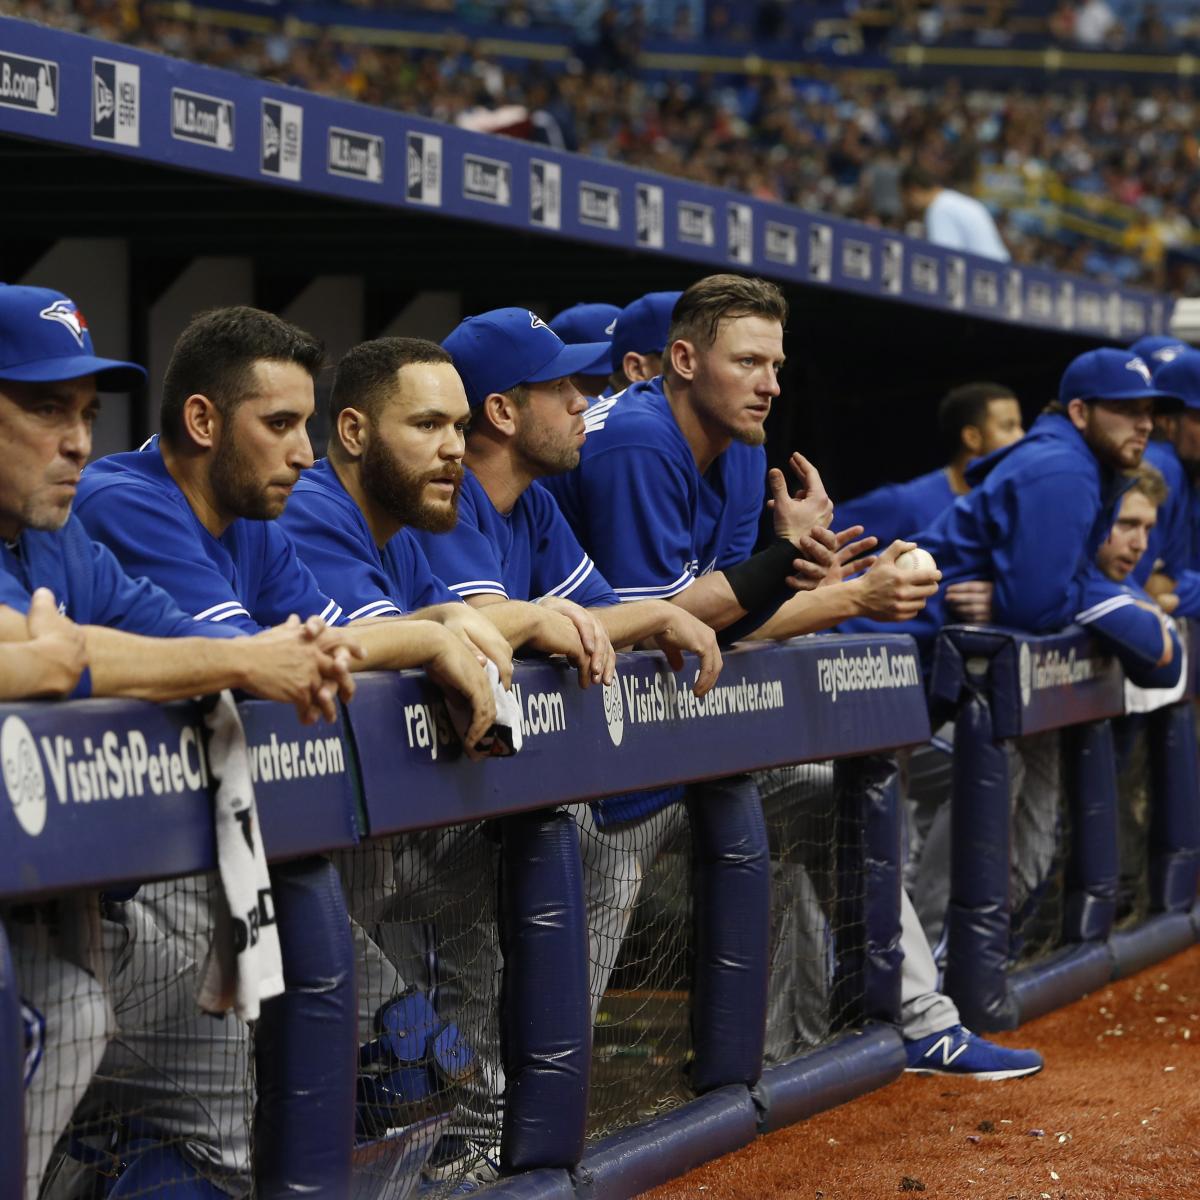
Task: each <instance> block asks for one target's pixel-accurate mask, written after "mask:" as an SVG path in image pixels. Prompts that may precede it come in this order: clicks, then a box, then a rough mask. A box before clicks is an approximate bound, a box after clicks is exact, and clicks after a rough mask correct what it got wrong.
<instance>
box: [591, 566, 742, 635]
mask: <svg viewBox="0 0 1200 1200" xmlns="http://www.w3.org/2000/svg"><path fill="white" fill-rule="evenodd" d="M637 603H641V601H638V602H637ZM670 603H671V604H678V605H679V607H680V608H682V609H686V611H688V612H690V613H691V614H692V616H693V617H696V618H698V619H699V620H701V621H703V622H704V623H705V625H707V626H708V627H709V628H710V629H715V630H717V631H718V632H719V631H720V630H722V629H724V628H725V627H726V626H727V625H732V624H733V623H734V621H738V620H741V618H742V617H744V616H745V615H746V610H745V609H744V608H742V606H741V605H740V604H739V603H738V602H737V597H736V596H735V595H734V594H733V588H731V587H730V586H729V580H728V579H726V578H725V574H724V572H723V571H712V572H710V573H709V574H708V575H701V576H700V578H699V579H697V580H696V581H695V583H693V584H692V585H691V586H690V587H687V588H684V590H683V591H682V592H677V593H676V594H675V595H674V596H672V597H671V599H670ZM613 644H614V645H615V644H616V640H615V639H614V640H613Z"/></svg>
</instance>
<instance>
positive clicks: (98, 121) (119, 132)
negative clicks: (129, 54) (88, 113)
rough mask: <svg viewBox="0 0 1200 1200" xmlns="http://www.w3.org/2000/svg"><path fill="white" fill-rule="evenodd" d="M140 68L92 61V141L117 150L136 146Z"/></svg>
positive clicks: (99, 60) (104, 60)
mask: <svg viewBox="0 0 1200 1200" xmlns="http://www.w3.org/2000/svg"><path fill="white" fill-rule="evenodd" d="M140 92H141V68H140V67H138V66H137V65H136V64H135V63H124V62H113V61H111V60H109V59H106V58H93V59H92V137H93V138H95V139H96V140H97V141H99V142H114V143H116V144H117V145H120V146H136V145H138V126H139V119H140V111H139V110H140Z"/></svg>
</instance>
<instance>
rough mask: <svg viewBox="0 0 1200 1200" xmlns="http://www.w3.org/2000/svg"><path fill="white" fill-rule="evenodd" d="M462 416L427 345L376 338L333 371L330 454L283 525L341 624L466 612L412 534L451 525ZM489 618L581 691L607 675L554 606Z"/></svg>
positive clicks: (436, 351) (598, 649) (439, 360)
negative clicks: (573, 669)
mask: <svg viewBox="0 0 1200 1200" xmlns="http://www.w3.org/2000/svg"><path fill="white" fill-rule="evenodd" d="M469 416H470V413H469V410H468V408H467V401H466V397H465V396H464V395H463V390H462V383H461V381H460V380H459V377H458V374H457V373H456V372H455V370H454V367H453V366H452V365H451V363H450V356H449V354H447V353H446V351H445V350H443V349H442V348H441V347H440V346H439V345H437V343H435V342H426V341H421V340H419V339H415V338H380V339H378V340H377V341H371V342H364V343H363V344H362V345H360V346H357V347H355V349H353V350H351V351H350V352H349V353H348V354H347V355H346V356H345V358H343V359H342V361H341V362H340V363H339V364H338V370H337V376H336V378H335V380H334V384H333V391H332V394H331V396H330V417H331V436H330V443H329V457H328V458H327V459H324V460H322V461H321V462H319V463H317V464H316V466H314V467H313V468H312V470H310V471H306V472H305V473H304V475H303V476H301V478H300V481H299V483H298V484H297V485H296V491H295V495H294V496H293V498H292V502H291V503H290V504H289V505H288V508H287V511H286V512H285V513H284V515H283V517H282V519H281V521H280V524H281V525H282V526H283V528H284V530H285V531H286V532H287V533H288V535H289V536H290V537H291V539H292V541H293V542H294V543H295V545H296V549H297V552H298V554H299V556H300V559H301V561H302V562H303V563H304V564H305V566H307V567H308V568H309V570H311V571H312V573H313V575H314V576H315V577H316V580H317V583H318V585H319V586H320V587H321V589H322V591H324V592H325V593H326V594H328V595H330V596H332V597H333V598H334V600H335V601H336V602H337V603H338V604H339V605H340V606H341V608H342V609H343V611H344V612H346V613H347V614H348V619H349V620H351V621H357V620H359V619H361V618H364V617H377V618H378V617H387V616H399V615H401V614H405V613H417V615H419V616H422V617H431V618H434V619H441V620H449V621H451V622H453V621H454V620H455V619H457V618H458V617H460V616H463V615H466V614H464V613H463V609H464V607H465V606H464V605H463V603H462V599H461V598H460V597H459V596H457V595H455V594H454V593H453V592H452V591H450V589H449V588H447V587H446V586H445V584H443V583H442V581H441V580H440V579H438V578H437V577H436V576H435V575H434V574H433V572H432V571H431V569H430V567H429V563H428V561H427V560H426V558H425V554H424V551H423V550H422V549H421V547H420V545H419V543H418V542H417V540H416V538H415V537H414V536H413V533H412V532H411V531H412V530H413V529H420V530H424V531H426V532H429V533H445V532H446V531H447V530H450V529H453V528H454V525H455V523H456V521H457V520H458V500H459V492H460V489H461V487H462V480H463V468H462V455H463V440H464V437H465V428H466V425H467V422H468V419H469ZM486 615H487V618H488V619H489V620H491V621H492V622H493V623H494V624H495V625H496V626H497V628H498V629H499V630H500V632H501V633H502V634H503V635H504V637H505V639H506V640H508V641H509V642H510V643H511V644H512V645H513V647H514V648H515V647H520V646H526V647H528V648H529V649H532V650H538V651H541V652H543V653H547V654H563V655H566V656H567V658H569V659H570V660H571V661H572V662H573V663H575V664H576V666H577V667H578V668H579V682H580V686H582V687H587V686H588V685H589V684H590V683H593V682H597V681H603V682H608V681H609V679H610V678H611V675H612V661H613V655H612V647H611V645H609V644H608V641H607V638H596V637H594V636H592V634H593V631H592V627H591V623H590V622H588V623H586V625H584V627H583V628H581V629H580V631H579V632H577V631H576V628H575V626H574V625H573V624H572V622H571V621H570V620H569V619H568V618H567V617H566V616H563V615H562V614H561V613H556V612H554V611H552V609H551V608H550V607H548V606H539V605H533V604H528V603H524V602H521V601H515V600H514V601H507V602H505V603H502V604H498V605H496V606H494V607H492V608H489V609H488V610H487V614H486ZM470 616H471V618H473V616H474V614H470ZM581 635H582V636H583V637H584V638H586V639H587V648H586V651H585V649H584V646H583V644H582V643H581V640H580V638H581Z"/></svg>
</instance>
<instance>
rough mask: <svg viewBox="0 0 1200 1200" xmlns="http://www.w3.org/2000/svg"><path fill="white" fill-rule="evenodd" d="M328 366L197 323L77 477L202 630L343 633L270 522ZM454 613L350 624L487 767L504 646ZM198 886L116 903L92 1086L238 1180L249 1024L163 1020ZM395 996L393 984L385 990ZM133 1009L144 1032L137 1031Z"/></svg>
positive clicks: (130, 564)
mask: <svg viewBox="0 0 1200 1200" xmlns="http://www.w3.org/2000/svg"><path fill="white" fill-rule="evenodd" d="M322 361H323V350H322V347H321V345H320V343H319V342H317V341H316V340H315V339H314V338H312V337H311V336H310V335H309V334H307V333H305V332H304V331H303V330H301V329H298V328H296V327H295V326H293V325H290V324H288V323H287V322H285V321H282V320H280V319H279V318H278V317H275V316H273V315H271V314H269V313H265V312H261V311H259V310H257V309H253V308H226V309H215V310H212V311H210V312H206V313H202V314H200V315H199V316H197V317H195V318H194V319H193V320H192V321H191V322H190V323H189V325H188V326H187V328H186V329H185V330H184V331H183V333H182V334H181V335H180V337H179V339H178V341H177V342H176V344H175V347H174V350H173V352H172V355H171V360H170V362H169V363H168V365H167V370H166V373H165V376H164V380H163V389H162V406H161V418H162V434H161V437H155V438H151V439H150V440H149V441H148V442H147V443H146V444H145V445H144V446H143V447H142V449H141V450H139V451H136V452H133V453H128V454H118V455H113V456H111V457H110V458H106V459H101V460H100V461H99V462H96V463H93V464H92V465H91V466H90V467H89V468H88V469H87V470H86V471H85V472H84V474H83V480H82V483H81V484H80V488H79V499H78V505H79V509H80V513H79V516H80V520H81V521H82V522H83V525H84V526H85V527H86V528H87V530H88V532H89V533H90V534H91V536H92V537H93V538H95V539H96V540H97V541H99V542H102V543H104V544H105V545H106V546H107V547H108V548H109V549H110V550H111V551H112V552H113V554H115V555H116V557H117V559H118V560H119V561H120V562H121V564H122V566H124V568H125V569H126V571H127V572H129V574H131V575H133V576H144V577H146V578H148V579H149V580H151V581H152V582H154V583H156V584H158V585H159V587H161V588H162V589H163V590H164V591H166V592H167V593H169V594H170V595H171V596H172V597H173V598H174V600H175V602H176V603H177V604H178V605H179V607H180V608H182V609H183V611H184V612H185V613H187V614H190V615H191V616H192V617H193V618H194V619H195V621H197V622H201V621H207V622H210V623H217V624H218V625H219V626H222V627H225V628H229V629H230V630H233V629H240V630H243V631H245V632H247V633H257V632H258V631H259V630H262V629H264V628H268V627H272V626H276V625H278V624H280V623H281V622H284V621H286V620H287V619H288V618H289V617H290V616H291V615H292V614H298V615H299V616H300V617H302V618H308V617H310V616H321V617H322V618H323V619H324V620H325V621H326V622H328V623H329V624H334V623H337V624H345V623H346V621H347V619H348V618H347V615H346V614H344V613H343V612H342V611H341V608H340V606H339V605H338V604H337V602H336V601H335V600H332V599H330V598H329V597H328V596H327V595H326V594H325V593H324V592H322V591H321V589H320V588H319V587H318V585H317V582H316V580H315V579H314V578H313V576H312V573H311V572H310V571H309V570H308V568H307V567H305V566H304V565H303V564H302V563H301V562H300V560H299V559H298V558H297V556H296V552H295V548H294V547H293V545H292V543H291V541H290V539H289V538H288V536H287V534H286V533H285V532H284V531H283V529H282V528H281V527H280V526H279V524H278V523H277V521H276V519H275V518H277V517H278V516H279V515H280V514H281V513H282V512H283V510H284V507H285V505H286V503H287V500H288V497H289V495H290V493H291V491H292V488H293V487H294V486H295V484H296V482H297V480H298V479H299V476H300V472H301V471H302V470H303V469H304V468H306V467H309V466H311V465H312V462H313V456H312V450H311V447H310V445H309V441H308V435H307V433H306V430H305V425H306V423H307V421H308V419H309V418H310V417H311V416H312V412H313V407H314V396H313V377H314V376H315V374H316V373H317V371H318V370H319V369H320V367H321V364H322ZM455 608H456V610H461V611H456V612H455V613H454V614H452V615H451V614H448V615H447V616H446V617H444V618H442V619H438V620H424V619H421V620H414V619H407V618H404V619H386V618H385V619H379V618H376V617H375V616H374V615H373V614H369V613H368V614H363V615H362V616H360V617H359V619H357V620H356V621H355V622H354V637H355V640H356V641H357V642H358V643H360V645H361V647H362V650H363V657H362V658H360V659H359V660H357V661H356V662H355V663H354V664H353V666H354V668H355V669H358V670H363V669H370V668H374V669H396V670H399V669H403V668H408V667H417V668H421V667H423V668H424V669H425V671H426V673H427V674H428V675H429V676H430V677H431V678H432V679H433V680H434V682H435V683H437V684H438V685H439V686H440V687H441V688H443V689H444V690H449V691H452V692H455V693H457V694H458V695H460V696H461V697H463V699H464V700H465V702H466V704H467V706H468V708H469V711H470V719H469V724H468V728H467V730H466V732H465V734H464V737H463V742H464V747H465V750H466V753H467V754H468V755H470V756H472V757H480V756H482V755H484V754H486V753H487V752H488V750H489V746H488V745H487V744H486V743H485V741H484V739H485V736H486V734H487V731H488V729H489V727H490V726H491V724H492V722H493V720H494V718H495V701H494V699H493V695H492V690H491V686H490V685H489V683H488V680H487V676H486V674H485V672H484V669H483V667H482V666H481V665H480V660H481V655H486V656H487V657H488V658H490V659H492V661H494V662H495V663H496V664H497V667H498V669H499V671H500V675H501V678H502V679H503V681H504V682H505V685H506V686H507V683H508V681H509V680H510V678H511V669H512V664H511V651H510V649H509V647H508V644H507V643H506V642H505V641H504V639H503V638H502V637H501V636H500V634H499V632H498V631H497V630H496V628H495V626H494V625H492V624H491V623H489V622H487V621H484V620H482V619H481V618H479V617H478V616H477V615H475V614H473V613H471V612H470V611H469V610H467V609H466V606H464V605H457V606H455ZM199 888H200V890H199V891H197V890H196V888H194V887H193V888H191V889H190V890H189V888H188V887H186V886H183V885H178V884H174V885H158V884H155V885H150V886H149V887H146V888H143V889H142V890H141V892H140V893H139V895H138V896H137V897H136V898H135V899H133V900H131V901H129V902H128V903H126V904H121V905H110V908H109V915H110V916H111V918H112V922H111V924H108V925H106V929H107V934H108V936H109V937H110V938H111V939H112V940H113V941H114V942H116V943H117V946H118V953H117V954H116V956H115V958H116V960H117V961H118V962H119V963H120V964H123V966H122V972H121V974H120V976H119V977H118V978H116V979H115V980H114V981H113V987H114V991H117V992H118V994H119V995H121V996H123V997H124V1000H123V1001H122V1002H121V1003H119V1005H118V1013H117V1016H118V1021H119V1022H120V1021H121V1018H122V1013H123V1012H124V1013H125V1014H127V1015H128V1019H127V1020H126V1021H125V1027H124V1028H123V1029H122V1032H121V1034H120V1036H119V1037H118V1039H116V1040H115V1041H114V1042H113V1044H112V1046H111V1047H110V1052H109V1056H108V1058H109V1060H112V1061H113V1066H112V1068H111V1069H109V1068H107V1067H106V1068H102V1070H101V1073H100V1077H99V1078H100V1080H101V1083H102V1087H101V1089H100V1091H101V1092H103V1088H104V1086H105V1085H106V1086H109V1087H112V1086H115V1087H116V1088H117V1089H118V1090H117V1092H116V1095H117V1096H118V1097H120V1096H125V1097H126V1098H127V1099H126V1103H128V1098H129V1097H131V1096H132V1097H133V1099H134V1103H136V1104H137V1105H138V1108H139V1110H140V1112H141V1115H142V1119H143V1120H144V1122H145V1123H146V1125H147V1127H149V1128H151V1129H154V1130H155V1131H156V1132H158V1133H159V1134H161V1135H163V1136H165V1137H169V1138H171V1139H172V1140H173V1141H174V1140H178V1142H179V1143H180V1144H182V1145H183V1146H184V1147H185V1148H186V1153H187V1155H188V1158H189V1160H190V1161H191V1162H192V1163H193V1164H195V1165H196V1166H198V1167H200V1168H201V1169H203V1170H205V1171H206V1173H210V1174H212V1175H215V1176H216V1177H218V1178H221V1179H222V1180H225V1181H229V1182H230V1184H231V1185H232V1186H235V1187H236V1186H239V1185H241V1184H243V1183H245V1181H246V1172H247V1170H248V1165H249V1126H248V1123H247V1121H246V1117H245V1114H246V1097H245V1078H246V1076H245V1062H246V1054H247V1047H248V1039H247V1036H246V1030H245V1027H244V1026H243V1025H242V1024H241V1023H240V1022H233V1023H232V1024H231V1023H230V1022H225V1023H224V1027H223V1028H222V1027H221V1026H216V1025H215V1023H213V1022H211V1021H209V1020H208V1019H207V1018H204V1017H202V1016H200V1015H199V1014H198V1013H196V1012H194V1011H192V1010H191V1009H190V1008H188V1009H187V1010H186V1011H183V1010H181V1011H172V1012H165V1013H164V1012H157V1011H155V1005H156V1003H158V1002H157V1001H156V999H155V989H156V988H157V987H159V986H160V985H161V980H162V979H163V978H164V976H165V974H166V972H167V970H168V967H167V966H166V965H165V964H166V963H167V962H168V961H174V962H176V963H178V962H179V961H180V960H181V959H183V950H184V948H185V947H187V946H188V945H189V944H192V943H194V942H195V940H196V938H197V934H198V932H199V933H203V931H204V930H205V929H206V928H207V925H208V922H209V920H210V913H209V908H208V903H207V894H206V891H205V890H204V883H203V881H200V884H199ZM356 937H358V939H359V941H358V944H359V947H360V950H361V951H362V953H363V954H365V955H369V954H370V953H371V951H372V950H373V949H374V948H373V947H369V946H366V945H365V942H364V939H362V937H361V932H360V931H356ZM376 957H377V952H376ZM199 965H200V964H199V963H198V962H195V963H192V964H190V966H189V967H188V968H187V969H189V970H195V969H198V968H199ZM170 969H171V970H174V971H177V972H182V970H183V968H180V967H178V966H175V967H172V968H170ZM399 986H400V984H399V982H398V981H395V980H393V982H392V984H391V987H392V988H393V990H394V989H395V988H398V987H399ZM184 990H185V991H186V989H184ZM139 1011H140V1012H142V1013H149V1014H151V1015H152V1020H151V1022H149V1023H147V1022H146V1021H141V1022H139V1021H138V1020H137V1019H136V1018H135V1017H134V1016H133V1014H135V1013H138V1012H139ZM185 1045H186V1046H187V1049H186V1051H185V1050H184V1049H183V1047H184V1046H185ZM106 1061H107V1060H106ZM118 1073H120V1074H121V1077H120V1078H117V1077H116V1076H117V1074H118ZM188 1097H195V1098H196V1099H192V1100H189V1099H187V1098H188ZM99 1098H100V1097H98V1099H99Z"/></svg>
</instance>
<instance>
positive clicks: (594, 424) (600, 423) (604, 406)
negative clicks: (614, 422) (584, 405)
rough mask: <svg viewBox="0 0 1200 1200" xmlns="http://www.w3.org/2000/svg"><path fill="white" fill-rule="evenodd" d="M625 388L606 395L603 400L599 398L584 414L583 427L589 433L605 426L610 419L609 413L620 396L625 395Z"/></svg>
mask: <svg viewBox="0 0 1200 1200" xmlns="http://www.w3.org/2000/svg"><path fill="white" fill-rule="evenodd" d="M625 391H626V389H625V388H622V389H621V391H619V392H618V393H617V394H616V395H615V396H606V397H605V398H604V399H603V400H597V401H596V403H595V404H593V405H592V406H591V408H589V409H588V410H587V412H585V413H584V414H583V427H584V429H585V431H586V432H588V433H595V432H596V430H597V429H603V428H604V422H605V421H607V420H608V414H609V413H610V412H611V411H612V407H613V405H614V404H616V402H617V401H618V400H620V398H621V397H622V396H623V395H625Z"/></svg>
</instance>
